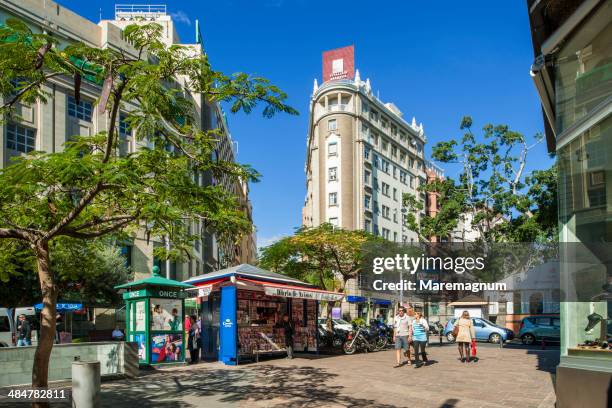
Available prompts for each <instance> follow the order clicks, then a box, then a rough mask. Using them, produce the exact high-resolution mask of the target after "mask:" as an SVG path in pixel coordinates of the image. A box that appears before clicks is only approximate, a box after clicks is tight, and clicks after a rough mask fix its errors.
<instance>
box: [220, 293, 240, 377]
mask: <svg viewBox="0 0 612 408" xmlns="http://www.w3.org/2000/svg"><path fill="white" fill-rule="evenodd" d="M236 307H237V299H236V287H235V286H225V287H222V288H221V308H220V313H219V317H220V322H219V339H220V342H221V344H220V345H219V361H222V362H223V363H224V364H227V365H236V364H237V363H238V355H237V352H238V350H237V342H238V339H237V335H238V328H237V322H236Z"/></svg>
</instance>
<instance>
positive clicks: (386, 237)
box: [382, 228, 391, 239]
mask: <svg viewBox="0 0 612 408" xmlns="http://www.w3.org/2000/svg"><path fill="white" fill-rule="evenodd" d="M390 233H391V231H389V230H388V229H386V228H383V229H382V237H383V238H384V239H389V234H390Z"/></svg>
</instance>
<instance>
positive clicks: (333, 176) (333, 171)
mask: <svg viewBox="0 0 612 408" xmlns="http://www.w3.org/2000/svg"><path fill="white" fill-rule="evenodd" d="M336 180H338V168H337V167H330V168H329V181H336Z"/></svg>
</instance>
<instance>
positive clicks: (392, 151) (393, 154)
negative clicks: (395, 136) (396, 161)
mask: <svg viewBox="0 0 612 408" xmlns="http://www.w3.org/2000/svg"><path fill="white" fill-rule="evenodd" d="M391 156H393V157H397V147H395V146H391Z"/></svg>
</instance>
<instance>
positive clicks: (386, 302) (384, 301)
mask: <svg viewBox="0 0 612 408" xmlns="http://www.w3.org/2000/svg"><path fill="white" fill-rule="evenodd" d="M372 303H375V304H377V305H387V306H388V305H390V304H391V301H390V300H387V299H372Z"/></svg>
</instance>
